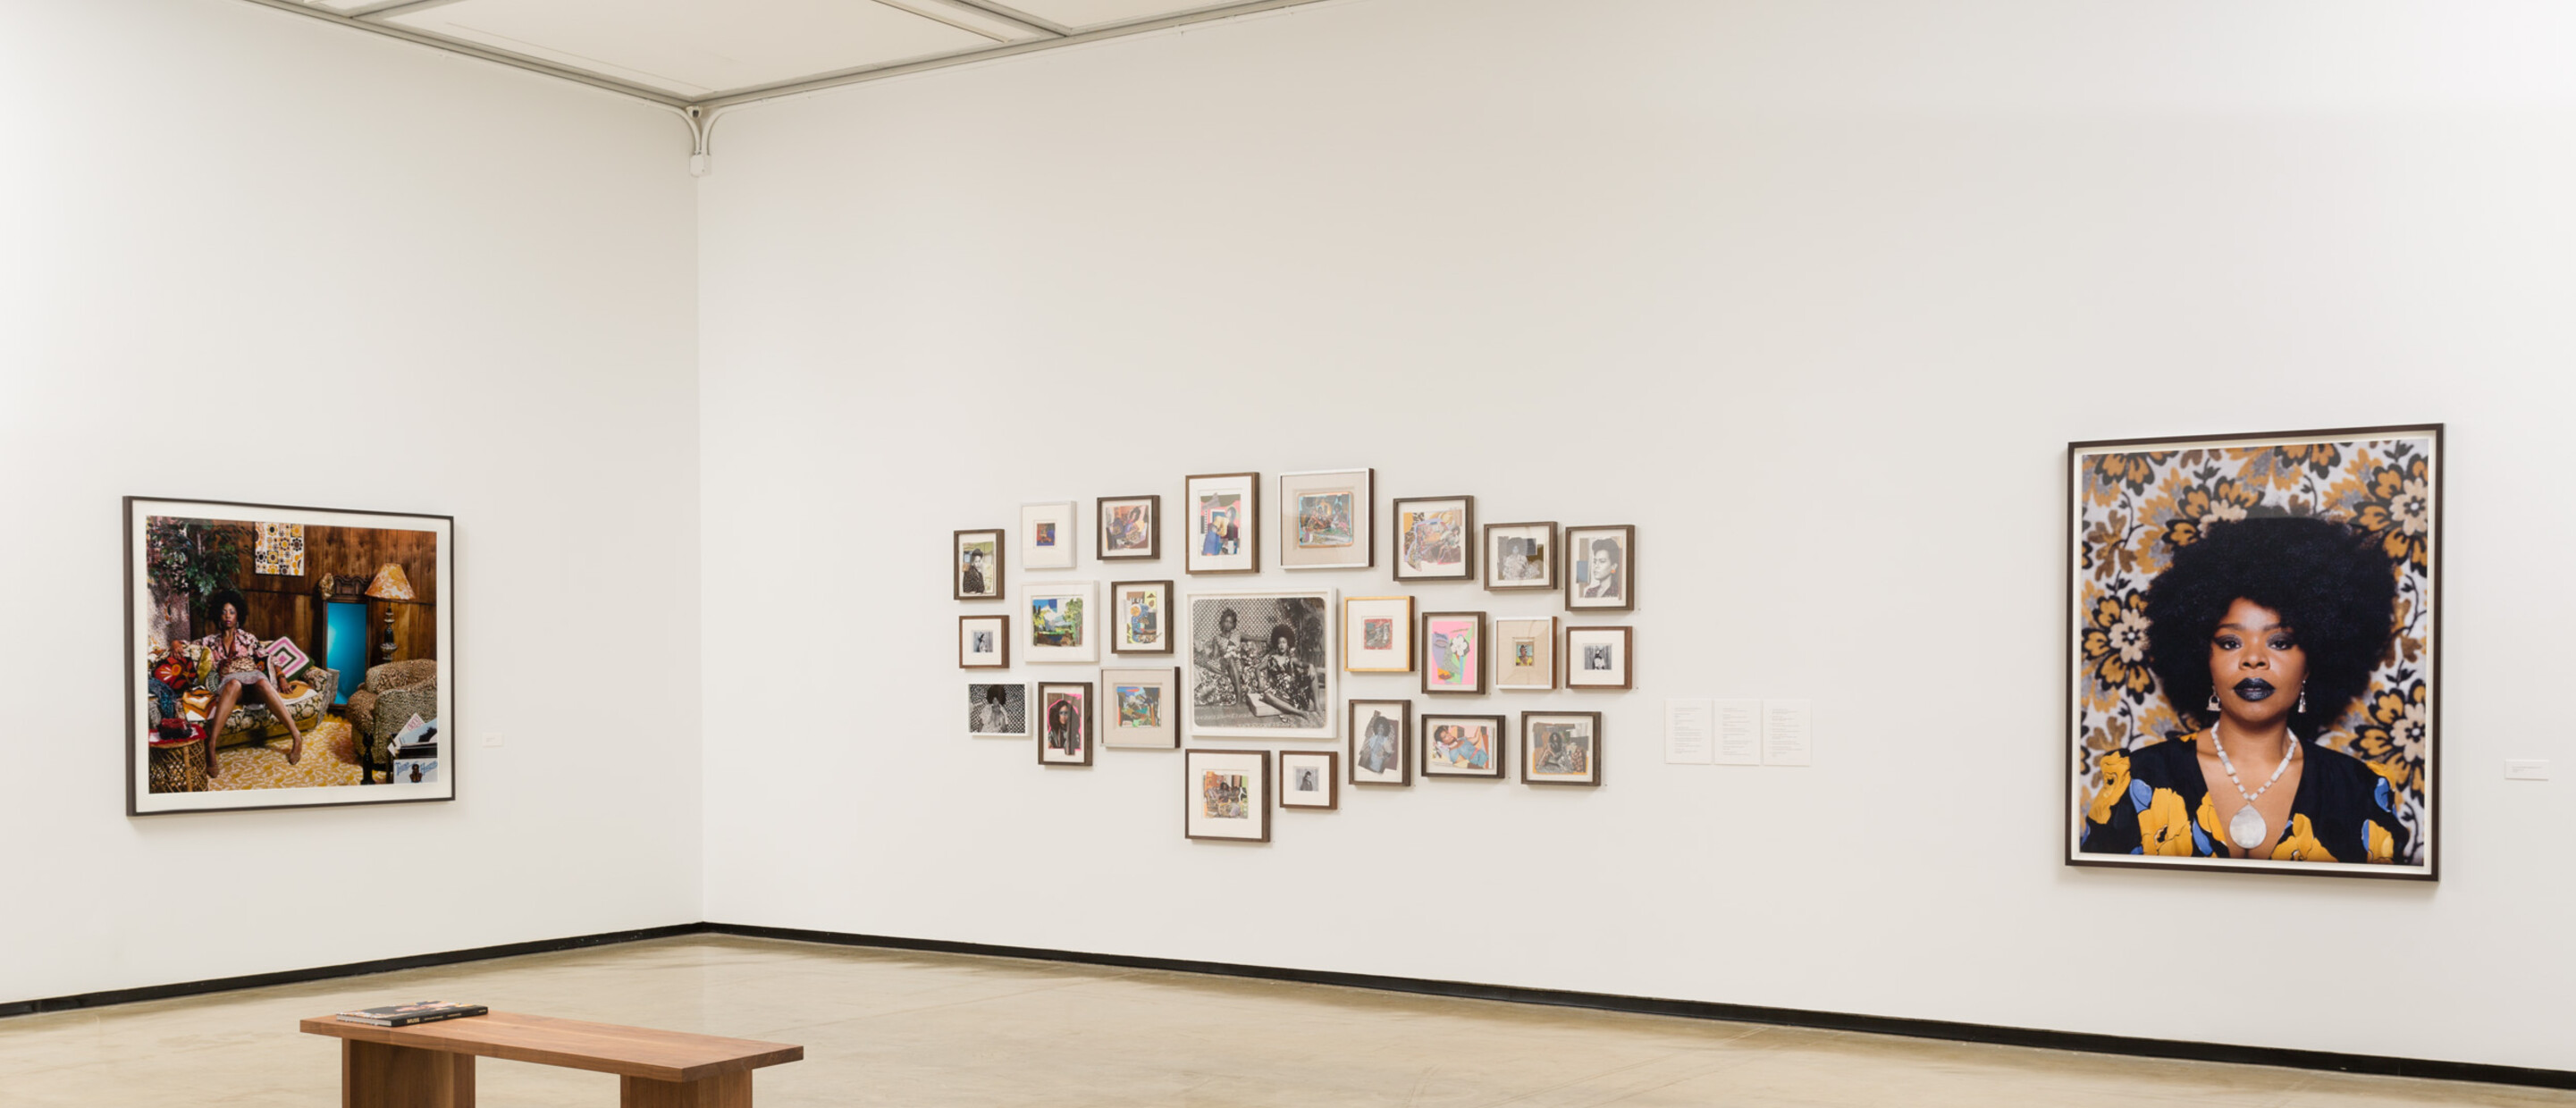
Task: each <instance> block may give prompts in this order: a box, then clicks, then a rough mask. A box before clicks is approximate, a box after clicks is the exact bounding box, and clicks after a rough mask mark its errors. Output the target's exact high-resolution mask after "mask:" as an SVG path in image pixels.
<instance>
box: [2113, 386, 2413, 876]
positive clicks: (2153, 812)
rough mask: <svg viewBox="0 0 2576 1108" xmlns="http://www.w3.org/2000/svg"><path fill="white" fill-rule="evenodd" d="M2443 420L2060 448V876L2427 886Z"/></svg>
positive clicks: (2146, 440)
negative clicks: (2065, 871)
mask: <svg viewBox="0 0 2576 1108" xmlns="http://www.w3.org/2000/svg"><path fill="white" fill-rule="evenodd" d="M2442 461H2443V454H2442V427H2441V425H2439V424H2426V425H2418V426H2404V427H2369V428H2357V429H2347V430H2327V431H2299V432H2284V433H2275V434H2256V435H2229V436H2214V437H2206V438H2187V439H2186V438H2173V439H2144V440H2117V441H2103V442H2079V443H2073V444H2070V445H2069V446H2068V448H2067V492H2068V506H2067V509H2068V510H2067V519H2068V533H2067V546H2066V559H2067V615H2068V626H2067V659H2068V673H2067V678H2068V695H2067V715H2068V720H2067V726H2068V735H2067V742H2068V746H2067V752H2068V760H2067V810H2066V817H2065V818H2066V823H2065V831H2066V861H2067V863H2068V864H2069V865H2097V866H2141V867H2169V868H2170V867H2180V868H2187V869H2211V870H2226V871H2236V872H2246V871H2253V872H2269V873H2290V874H2307V875H2318V876H2336V877H2393V878H2408V879H2414V880H2426V881H2429V880H2433V879H2435V877H2436V875H2437V872H2438V871H2437V868H2436V863H2435V859H2436V857H2437V855H2436V847H2437V845H2438V844H2437V842H2436V841H2435V835H2436V831H2437V828H2438V826H2439V815H2440V809H2439V807H2438V804H2437V796H2438V786H2439V783H2440V782H2439V768H2440V757H2439V748H2438V745H2437V744H2438V743H2439V741H2440V738H2441V730H2440V725H2439V720H2440V709H2441V683H2440V675H2441V670H2440V662H2439V658H2440V648H2441V641H2440V630H2441V607H2440V599H2441V597H2440V586H2441V569H2442V562H2441V558H2442V542H2441V536H2442V526H2441V524H2442V515H2443V501H2442Z"/></svg>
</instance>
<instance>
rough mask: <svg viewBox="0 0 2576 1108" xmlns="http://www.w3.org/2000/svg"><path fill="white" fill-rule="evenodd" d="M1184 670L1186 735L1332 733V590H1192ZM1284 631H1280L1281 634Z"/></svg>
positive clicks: (1335, 599) (1335, 609) (1335, 683)
mask: <svg viewBox="0 0 2576 1108" xmlns="http://www.w3.org/2000/svg"><path fill="white" fill-rule="evenodd" d="M1181 606H1182V608H1183V609H1184V610H1186V611H1187V613H1188V615H1189V622H1188V625H1187V626H1188V628H1189V636H1190V648H1189V650H1187V651H1186V652H1184V657H1185V658H1186V659H1187V664H1186V668H1185V670H1184V676H1185V677H1187V679H1188V682H1189V691H1188V693H1187V694H1185V695H1184V696H1183V697H1182V698H1181V702H1182V703H1183V704H1184V705H1186V706H1187V707H1188V717H1187V723H1188V727H1189V731H1190V737H1192V738H1203V737H1204V738H1236V739H1290V740H1294V739H1323V740H1330V739H1333V738H1337V737H1339V736H1338V733H1337V728H1339V727H1340V726H1341V720H1340V719H1339V718H1338V717H1337V716H1336V715H1335V711H1336V709H1335V708H1334V707H1333V705H1334V704H1335V702H1336V699H1337V697H1336V694H1337V692H1338V691H1339V688H1340V685H1341V681H1340V675H1339V673H1338V672H1337V671H1336V670H1335V669H1334V668H1333V643H1334V641H1335V638H1336V636H1337V635H1338V633H1339V632H1338V631H1336V629H1335V628H1334V623H1335V621H1336V620H1337V618H1338V617H1339V615H1340V608H1341V595H1340V593H1338V592H1337V591H1335V590H1333V589H1291V588H1272V589H1257V590H1247V591H1241V592H1233V591H1228V592H1191V593H1184V594H1182V596H1181ZM1283 636H1284V637H1283Z"/></svg>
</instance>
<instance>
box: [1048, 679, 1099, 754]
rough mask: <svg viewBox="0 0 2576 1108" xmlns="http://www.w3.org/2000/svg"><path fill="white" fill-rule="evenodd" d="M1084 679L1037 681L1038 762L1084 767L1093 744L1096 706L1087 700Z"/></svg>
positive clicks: (1088, 690) (1087, 684) (1088, 684)
mask: <svg viewBox="0 0 2576 1108" xmlns="http://www.w3.org/2000/svg"><path fill="white" fill-rule="evenodd" d="M1091 698H1092V685H1091V682H1088V681H1045V682H1040V683H1039V684H1038V764H1039V765H1047V766H1087V765H1090V764H1091V750H1092V747H1093V746H1094V745H1095V741H1094V740H1095V736H1094V734H1093V731H1092V726H1093V720H1094V719H1095V718H1096V716H1097V714H1098V709H1097V708H1095V707H1094V706H1093V705H1092V703H1091Z"/></svg>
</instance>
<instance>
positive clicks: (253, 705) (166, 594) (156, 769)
mask: <svg viewBox="0 0 2576 1108" xmlns="http://www.w3.org/2000/svg"><path fill="white" fill-rule="evenodd" d="M124 527H125V690H126V697H125V737H126V741H125V790H124V791H125V811H126V814H127V815H130V816H147V815H158V814H162V813H167V812H203V811H222V810H244V809H253V808H306V807H319V806H327V805H339V804H384V803H396V802H404V801H427V800H452V799H454V798H455V796H456V766H455V751H456V735H455V734H454V732H453V731H452V729H451V725H452V724H453V722H454V721H455V719H456V703H455V697H456V681H455V673H454V669H453V666H454V661H453V659H454V656H455V645H454V644H455V642H456V619H455V606H456V591H455V574H456V554H455V550H456V546H455V540H456V523H455V520H454V519H453V518H451V517H448V516H432V515H414V514H410V513H404V512H358V511H342V510H337V509H329V508H297V507H287V506H283V505H273V504H236V503H228V502H221V501H202V500H161V499H153V498H149V497H132V496H129V497H126V498H125V502H124ZM19 630H20V631H21V632H22V633H23V632H28V631H30V630H32V629H29V628H20V629H19Z"/></svg>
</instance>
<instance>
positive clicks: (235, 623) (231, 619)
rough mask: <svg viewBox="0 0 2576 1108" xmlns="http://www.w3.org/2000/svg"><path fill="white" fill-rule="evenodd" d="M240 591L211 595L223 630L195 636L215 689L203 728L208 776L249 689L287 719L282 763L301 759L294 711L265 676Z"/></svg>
mask: <svg viewBox="0 0 2576 1108" xmlns="http://www.w3.org/2000/svg"><path fill="white" fill-rule="evenodd" d="M248 608H249V605H248V604H246V603H244V602H243V600H242V595H241V594H240V593H237V592H232V591H230V590H226V591H224V592H221V593H218V594H216V596H215V618H216V619H218V620H221V621H222V622H223V627H224V629H223V630H221V631H218V632H216V633H215V634H212V635H208V636H206V637H205V638H203V639H199V640H198V645H201V646H203V647H205V648H206V649H207V650H208V651H209V652H211V655H212V656H211V657H210V658H209V659H208V660H207V663H206V681H207V686H206V687H207V688H209V689H212V690H213V691H214V694H215V710H214V714H213V715H212V716H210V717H208V719H209V722H208V725H207V727H206V776H208V777H214V776H217V775H218V774H219V773H220V772H221V766H220V765H219V764H218V762H217V759H216V757H215V752H216V751H217V750H219V749H221V747H222V743H223V738H224V724H226V723H228V722H230V721H231V719H232V714H233V705H234V704H236V703H239V702H240V700H241V698H242V694H243V693H244V692H245V691H247V692H248V693H249V694H250V695H252V696H256V697H258V698H259V699H260V701H261V703H264V704H266V705H267V706H268V710H269V711H270V712H273V713H275V714H276V716H277V718H278V719H280V720H284V721H285V723H286V733H287V734H289V735H292V736H294V737H295V741H294V743H293V744H291V745H289V746H288V747H287V750H286V764H288V765H290V766H291V765H294V764H295V763H297V762H300V761H302V760H303V759H304V730H303V729H302V728H299V727H297V726H295V714H294V713H293V712H290V711H288V710H287V709H286V697H285V696H283V695H281V694H280V693H279V692H278V691H277V685H276V684H275V683H274V682H272V681H270V680H269V679H268V669H267V667H266V664H265V663H263V662H261V661H260V658H259V636H257V635H253V634H251V633H250V630H249V629H248V628H246V627H243V626H242V613H243V612H244V611H246V610H248Z"/></svg>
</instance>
